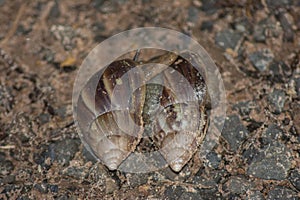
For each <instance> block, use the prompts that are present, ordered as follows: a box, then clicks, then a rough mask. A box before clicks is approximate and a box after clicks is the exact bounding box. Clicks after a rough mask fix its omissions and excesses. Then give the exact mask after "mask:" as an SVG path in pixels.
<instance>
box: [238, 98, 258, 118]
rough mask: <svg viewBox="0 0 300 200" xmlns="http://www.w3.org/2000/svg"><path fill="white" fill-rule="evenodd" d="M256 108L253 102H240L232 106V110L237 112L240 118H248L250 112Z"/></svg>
mask: <svg viewBox="0 0 300 200" xmlns="http://www.w3.org/2000/svg"><path fill="white" fill-rule="evenodd" d="M255 108H256V105H255V103H254V102H253V101H241V102H238V103H237V104H235V105H234V106H233V109H234V110H238V111H239V113H240V115H241V116H243V117H244V116H248V115H249V114H250V112H251V111H252V110H253V109H255Z"/></svg>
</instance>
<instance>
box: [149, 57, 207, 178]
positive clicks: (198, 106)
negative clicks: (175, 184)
mask: <svg viewBox="0 0 300 200" xmlns="http://www.w3.org/2000/svg"><path fill="white" fill-rule="evenodd" d="M170 67H171V68H173V69H174V70H176V71H177V72H179V73H180V74H181V75H183V77H184V79H186V80H187V81H188V82H189V85H188V86H191V87H192V89H193V94H195V96H196V99H194V100H192V99H193V98H191V93H189V92H187V91H188V88H186V87H187V85H186V84H181V83H182V82H181V81H180V80H178V79H177V80H176V79H174V78H173V79H172V76H169V75H168V74H166V73H165V74H164V77H165V82H168V84H169V85H170V86H171V88H177V89H178V91H177V95H175V94H174V93H172V91H170V90H168V89H166V88H164V91H163V94H162V98H161V105H162V106H163V107H164V109H163V110H162V111H161V112H160V113H159V114H158V115H157V117H156V120H155V124H154V126H155V128H154V130H155V131H154V137H153V138H154V139H153V140H154V142H155V143H156V145H157V146H158V148H159V151H160V153H161V154H162V156H163V157H164V158H165V159H166V161H167V162H168V164H169V166H170V167H171V168H172V169H173V170H174V171H176V172H179V171H180V170H181V169H182V168H183V166H184V165H185V164H186V163H187V162H188V161H189V160H190V159H191V157H192V156H193V154H194V153H195V152H196V150H197V147H198V146H199V145H200V144H201V142H202V141H203V139H204V136H205V133H204V130H203V128H204V124H205V113H204V102H205V98H206V85H205V83H204V80H203V78H202V76H201V75H200V73H199V72H198V71H197V70H196V69H195V68H194V67H193V66H192V65H191V64H190V63H189V62H187V61H186V60H185V59H183V58H182V57H180V56H179V57H178V58H177V59H176V60H175V61H174V62H173V63H172V64H171V65H170ZM173 77H174V76H173ZM175 77H176V76H175ZM176 78H177V77H176ZM165 84H166V85H168V84H167V83H165ZM178 92H180V95H178ZM190 100H192V101H190Z"/></svg>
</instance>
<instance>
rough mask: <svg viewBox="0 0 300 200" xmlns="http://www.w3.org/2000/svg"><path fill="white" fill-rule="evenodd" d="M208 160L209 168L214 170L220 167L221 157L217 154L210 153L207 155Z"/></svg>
mask: <svg viewBox="0 0 300 200" xmlns="http://www.w3.org/2000/svg"><path fill="white" fill-rule="evenodd" d="M206 159H207V161H208V166H209V167H212V168H214V169H217V168H218V167H219V164H220V162H221V156H220V155H218V154H216V153H215V152H209V153H208V154H207V155H206Z"/></svg>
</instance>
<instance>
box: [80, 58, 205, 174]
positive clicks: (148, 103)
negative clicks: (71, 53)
mask: <svg viewBox="0 0 300 200" xmlns="http://www.w3.org/2000/svg"><path fill="white" fill-rule="evenodd" d="M181 55H182V54H181ZM181 55H177V54H175V53H172V52H167V53H165V54H163V55H160V56H156V57H154V58H151V59H149V60H148V61H137V57H138V53H137V54H136V55H135V57H134V59H121V60H117V61H114V62H112V63H111V64H109V65H108V66H107V67H106V68H104V69H102V70H100V71H99V72H97V73H96V74H94V75H93V76H92V77H91V78H90V80H89V81H88V82H87V84H86V85H85V87H84V88H83V89H82V91H81V93H80V96H79V99H78V109H79V110H78V113H79V115H78V117H79V121H81V122H82V123H83V124H84V125H83V126H86V127H85V129H86V130H87V131H86V132H84V133H83V134H82V136H81V137H82V139H83V140H84V141H85V142H86V143H87V145H88V147H89V149H90V150H91V151H92V153H93V154H94V155H95V156H96V157H97V158H98V159H100V160H101V161H102V162H103V163H104V164H105V165H106V166H107V167H108V168H109V169H110V170H115V169H117V168H118V167H119V165H120V164H121V163H122V162H123V161H124V160H125V159H126V158H127V157H128V156H129V155H130V154H131V153H132V152H134V151H137V147H138V146H139V145H140V143H141V140H142V138H145V137H147V138H148V139H149V141H151V142H152V143H153V146H154V148H155V149H157V151H159V153H160V154H161V155H162V157H163V158H164V159H165V161H166V163H168V165H169V166H170V167H171V169H172V170H174V171H175V172H179V171H180V170H181V169H182V168H183V167H184V166H185V165H186V163H187V162H188V161H189V160H190V159H191V157H192V156H193V154H194V153H195V152H196V150H197V147H198V146H199V145H200V144H201V143H202V141H203V139H204V137H205V131H204V126H205V119H204V118H205V100H206V97H207V88H206V85H205V82H204V79H203V77H202V76H201V73H200V72H199V71H198V70H197V69H196V68H195V67H194V66H193V65H192V64H191V62H189V61H188V60H187V59H185V58H186V57H189V56H185V58H183V56H181ZM190 58H192V57H190Z"/></svg>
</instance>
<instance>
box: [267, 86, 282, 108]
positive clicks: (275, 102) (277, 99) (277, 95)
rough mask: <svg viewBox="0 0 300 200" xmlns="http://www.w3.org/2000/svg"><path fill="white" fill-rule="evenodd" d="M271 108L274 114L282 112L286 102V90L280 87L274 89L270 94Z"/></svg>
mask: <svg viewBox="0 0 300 200" xmlns="http://www.w3.org/2000/svg"><path fill="white" fill-rule="evenodd" d="M268 101H269V103H270V104H269V108H270V110H271V111H272V112H273V113H274V114H280V113H281V111H282V109H283V107H284V103H285V92H284V91H283V90H280V89H274V91H273V92H272V93H271V94H269V95H268Z"/></svg>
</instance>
